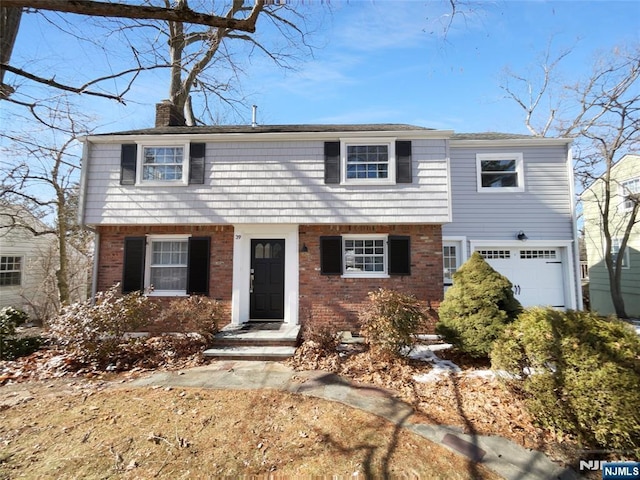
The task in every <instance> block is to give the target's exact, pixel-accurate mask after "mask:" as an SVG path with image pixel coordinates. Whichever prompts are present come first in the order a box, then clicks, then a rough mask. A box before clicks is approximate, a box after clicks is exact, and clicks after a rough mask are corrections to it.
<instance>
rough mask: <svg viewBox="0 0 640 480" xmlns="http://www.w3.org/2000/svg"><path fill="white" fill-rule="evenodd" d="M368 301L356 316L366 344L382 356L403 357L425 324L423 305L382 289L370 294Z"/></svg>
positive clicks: (403, 295) (408, 296) (411, 298)
mask: <svg viewBox="0 0 640 480" xmlns="http://www.w3.org/2000/svg"><path fill="white" fill-rule="evenodd" d="M369 300H370V303H369V304H368V305H367V306H366V307H365V308H364V309H363V310H362V311H361V312H360V313H359V318H360V322H361V325H362V327H361V330H360V333H361V334H362V336H363V338H364V340H365V342H366V343H367V344H368V345H369V347H370V348H371V349H372V350H374V351H378V352H379V353H381V354H383V355H390V356H394V357H399V356H402V355H403V354H404V353H406V350H407V349H408V348H411V347H413V345H414V343H415V341H416V335H417V334H418V332H420V330H421V329H422V328H424V326H425V324H426V320H427V316H426V314H425V312H424V310H423V308H422V305H421V304H420V302H419V301H418V300H417V299H416V298H415V297H414V296H412V295H406V294H404V293H400V292H397V291H394V290H386V289H382V288H381V289H379V290H377V291H375V292H369Z"/></svg>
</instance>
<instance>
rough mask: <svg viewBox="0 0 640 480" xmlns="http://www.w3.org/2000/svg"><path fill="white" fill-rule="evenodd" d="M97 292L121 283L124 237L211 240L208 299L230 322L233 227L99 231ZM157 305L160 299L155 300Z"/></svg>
mask: <svg viewBox="0 0 640 480" xmlns="http://www.w3.org/2000/svg"><path fill="white" fill-rule="evenodd" d="M98 233H99V234H100V245H99V260H98V290H99V291H103V290H106V289H108V288H109V287H111V286H113V285H115V284H116V283H118V282H122V266H123V263H124V239H125V237H142V236H145V235H171V234H177V235H183V234H191V235H193V236H210V237H211V264H210V267H209V275H210V276H209V278H210V282H209V296H210V297H211V298H213V299H216V300H218V301H220V302H222V304H223V305H224V306H225V308H226V309H227V311H228V312H229V321H231V313H230V312H231V292H232V290H233V289H232V280H233V227H232V226H223V225H194V226H181V225H166V226H113V227H111V226H110V227H99V228H98ZM158 301H160V302H161V299H158ZM220 326H222V325H220Z"/></svg>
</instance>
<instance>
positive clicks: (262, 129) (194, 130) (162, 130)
mask: <svg viewBox="0 0 640 480" xmlns="http://www.w3.org/2000/svg"><path fill="white" fill-rule="evenodd" d="M411 130H425V131H433V130H434V129H433V128H425V127H418V126H415V125H407V124H402V123H375V124H347V125H339V124H326V125H323V124H317V125H257V126H255V127H252V126H251V125H212V126H195V127H186V126H185V127H156V128H145V129H141V130H127V131H123V132H111V133H105V134H101V135H163V134H216V133H220V134H223V133H296V132H297V133H309V132H327V133H331V132H403V131H411Z"/></svg>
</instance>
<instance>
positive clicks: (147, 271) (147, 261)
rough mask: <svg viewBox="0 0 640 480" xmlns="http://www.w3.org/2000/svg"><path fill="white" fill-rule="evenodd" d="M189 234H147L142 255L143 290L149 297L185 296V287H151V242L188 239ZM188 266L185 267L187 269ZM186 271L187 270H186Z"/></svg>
mask: <svg viewBox="0 0 640 480" xmlns="http://www.w3.org/2000/svg"><path fill="white" fill-rule="evenodd" d="M189 238H191V235H147V243H146V246H145V257H144V291H145V292H146V295H147V296H149V297H187V296H188V294H187V289H186V286H185V289H184V290H153V291H150V288H151V255H152V251H151V244H152V243H153V242H154V241H162V242H170V241H188V240H189ZM188 268H189V267H187V270H188ZM187 273H188V272H187Z"/></svg>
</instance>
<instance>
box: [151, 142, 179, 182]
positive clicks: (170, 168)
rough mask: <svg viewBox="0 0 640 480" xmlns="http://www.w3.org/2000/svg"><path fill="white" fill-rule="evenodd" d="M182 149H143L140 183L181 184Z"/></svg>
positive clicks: (165, 147) (164, 147)
mask: <svg viewBox="0 0 640 480" xmlns="http://www.w3.org/2000/svg"><path fill="white" fill-rule="evenodd" d="M184 158H185V157H184V147H182V146H179V147H177V146H176V147H167V146H162V147H143V148H142V179H141V181H142V183H145V182H150V181H155V182H182V181H183V179H184V173H185V172H184V170H185V166H184V163H185V161H184Z"/></svg>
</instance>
